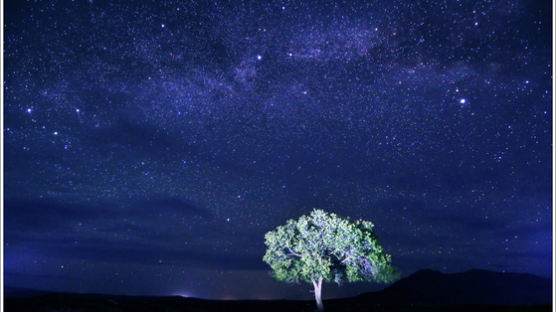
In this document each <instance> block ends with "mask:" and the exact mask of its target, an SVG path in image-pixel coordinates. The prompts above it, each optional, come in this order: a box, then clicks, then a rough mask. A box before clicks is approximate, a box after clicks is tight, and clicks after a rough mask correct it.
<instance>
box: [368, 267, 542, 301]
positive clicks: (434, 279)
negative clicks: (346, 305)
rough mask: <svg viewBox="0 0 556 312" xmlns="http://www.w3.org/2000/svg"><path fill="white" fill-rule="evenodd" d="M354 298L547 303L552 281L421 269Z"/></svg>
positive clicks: (499, 274) (525, 276)
mask: <svg viewBox="0 0 556 312" xmlns="http://www.w3.org/2000/svg"><path fill="white" fill-rule="evenodd" d="M357 298H358V299H360V300H370V301H376V302H379V303H381V304H388V303H396V304H418V305H448V304H493V305H523V304H550V303H551V302H552V281H551V280H550V279H547V278H543V277H539V276H536V275H532V274H526V273H503V272H493V271H487V270H477V269H473V270H469V271H466V272H462V273H452V274H444V273H441V272H438V271H433V270H421V271H417V272H415V273H413V274H412V275H410V276H408V277H406V278H403V279H401V280H399V281H397V282H396V283H394V284H392V285H391V286H389V287H387V288H385V289H383V290H381V291H378V292H372V293H366V294H362V295H360V296H358V297H357Z"/></svg>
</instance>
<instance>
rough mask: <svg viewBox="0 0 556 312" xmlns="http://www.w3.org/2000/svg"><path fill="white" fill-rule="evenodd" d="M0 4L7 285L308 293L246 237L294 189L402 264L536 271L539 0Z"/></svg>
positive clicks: (300, 204)
mask: <svg viewBox="0 0 556 312" xmlns="http://www.w3.org/2000/svg"><path fill="white" fill-rule="evenodd" d="M5 9H6V11H5V29H4V31H5V42H4V49H5V50H4V62H5V69H4V79H5V81H4V92H5V94H4V95H5V98H4V118H5V124H4V129H3V131H4V139H5V142H4V152H5V154H4V156H5V168H4V169H5V171H4V174H5V176H4V179H5V189H4V193H5V198H4V200H5V201H4V213H5V224H4V230H5V242H4V248H5V284H6V285H8V286H15V287H26V288H36V289H48V290H61V291H72V292H97V293H114V294H134V295H136V294H148V295H173V294H180V295H187V296H197V297H203V298H220V299H223V298H228V299H229V298H311V297H312V294H311V293H309V290H310V289H311V287H310V285H287V284H284V283H280V282H277V281H274V280H272V278H271V277H270V276H269V274H268V273H269V269H270V268H269V267H268V266H267V265H266V264H265V263H264V262H263V261H262V256H263V254H264V252H265V246H264V234H265V233H266V232H267V231H270V230H272V229H274V228H275V227H276V226H278V225H281V224H283V223H285V221H286V220H287V219H290V218H297V217H299V216H300V215H302V214H306V213H308V212H310V211H311V210H312V209H313V208H321V209H324V210H327V211H330V212H335V213H337V214H339V215H341V216H349V217H352V218H364V219H368V220H371V221H373V222H374V223H375V224H376V230H377V234H378V236H379V238H380V241H381V243H382V245H383V246H384V248H385V249H386V250H387V251H388V252H389V253H390V254H392V258H393V264H394V265H395V266H396V267H398V268H399V269H400V270H401V272H402V274H403V275H408V274H410V273H412V272H414V271H416V270H418V269H423V268H432V269H435V270H440V271H442V272H459V271H464V270H467V269H470V268H483V269H490V270H496V271H514V272H529V273H533V274H537V275H541V276H545V277H548V276H550V275H551V274H552V249H551V245H552V233H551V232H552V221H551V220H552V204H551V202H552V187H551V185H552V179H551V173H552V165H551V159H552V158H551V151H552V145H551V142H552V130H551V125H552V91H551V86H552V80H551V72H552V63H551V47H552V39H551V38H552V34H551V10H552V9H551V3H550V1H520V0H501V1H498V0H497V1H494V0H493V1H456V0H453V1H406V0H402V1H391V0H380V1H322V0H307V1H300V2H294V1H252V2H251V1H243V0H242V1H230V2H219V1H212V2H208V1H195V2H193V1H152V2H148V1H139V2H136V3H133V2H132V1H99V0H88V1H87V0H75V1H70V0H67V1H66V0H64V1H19V0H10V1H6V2H5ZM376 288H377V286H376V285H374V284H353V285H345V286H343V287H342V288H338V287H337V286H335V285H325V286H324V290H323V295H324V297H325V298H329V297H335V296H347V295H355V294H358V293H360V292H364V291H367V290H371V289H376Z"/></svg>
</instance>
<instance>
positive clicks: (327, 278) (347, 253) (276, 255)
mask: <svg viewBox="0 0 556 312" xmlns="http://www.w3.org/2000/svg"><path fill="white" fill-rule="evenodd" d="M373 227H374V225H373V224H372V223H371V222H369V221H364V220H357V221H355V222H354V221H352V220H350V219H349V218H341V217H339V216H337V215H336V214H334V213H327V212H325V211H323V210H318V209H315V210H313V211H312V212H311V214H310V215H309V216H301V217H300V218H299V219H298V220H288V221H287V222H286V224H285V225H281V226H278V227H277V228H276V229H275V230H273V231H270V232H268V233H266V235H265V244H266V246H267V247H268V248H267V250H266V253H265V255H264V257H263V261H264V262H266V263H267V264H269V265H270V267H271V268H272V275H273V277H274V278H276V279H277V280H279V281H284V282H288V283H299V282H307V283H312V284H313V288H314V293H315V301H316V303H317V308H318V309H319V310H323V305H322V297H321V291H322V282H323V281H324V282H332V281H334V282H336V283H338V284H341V283H342V282H345V281H347V282H358V281H375V282H391V281H393V280H395V279H396V278H398V276H399V274H398V272H397V270H396V269H394V268H393V267H392V266H391V265H390V262H391V258H390V255H388V254H386V253H385V252H384V250H383V249H382V247H381V246H380V245H379V243H378V239H377V237H376V234H375V232H374V231H373Z"/></svg>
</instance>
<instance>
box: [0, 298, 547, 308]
mask: <svg viewBox="0 0 556 312" xmlns="http://www.w3.org/2000/svg"><path fill="white" fill-rule="evenodd" d="M324 305H325V309H326V311H376V312H378V311H388V312H390V311H392V312H393V311H396V312H398V311H399V312H401V311H438V312H440V311H489V312H513V311H539V312H540V311H551V310H552V306H551V305H529V306H528V305H519V306H497V305H447V306H446V305H443V306H428V307H427V306H411V305H390V304H389V305H373V304H372V303H370V302H365V301H363V300H357V299H356V298H352V299H339V300H325V301H324ZM5 309H6V311H8V312H9V311H21V312H26V311H66V312H70V311H72V312H73V311H76V312H77V311H81V312H88V311H107V312H116V311H117V312H120V311H130V312H140V311H145V312H147V311H149V312H152V311H168V312H171V311H180V312H184V311H191V312H197V311H198V312H201V311H215V312H216V311H245V312H248V311H313V310H315V304H314V302H311V301H278V300H277V301H216V300H201V299H193V298H181V297H120V296H101V295H75V294H71V295H70V294H50V295H43V296H39V297H34V298H19V299H7V300H6V302H5Z"/></svg>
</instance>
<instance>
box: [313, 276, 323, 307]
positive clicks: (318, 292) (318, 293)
mask: <svg viewBox="0 0 556 312" xmlns="http://www.w3.org/2000/svg"><path fill="white" fill-rule="evenodd" d="M311 281H312V282H313V287H314V288H315V301H316V302H317V309H318V310H319V311H324V307H323V305H322V297H321V291H322V277H319V280H318V281H315V280H314V279H313V280H311Z"/></svg>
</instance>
